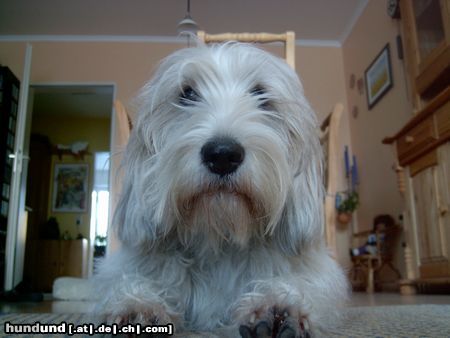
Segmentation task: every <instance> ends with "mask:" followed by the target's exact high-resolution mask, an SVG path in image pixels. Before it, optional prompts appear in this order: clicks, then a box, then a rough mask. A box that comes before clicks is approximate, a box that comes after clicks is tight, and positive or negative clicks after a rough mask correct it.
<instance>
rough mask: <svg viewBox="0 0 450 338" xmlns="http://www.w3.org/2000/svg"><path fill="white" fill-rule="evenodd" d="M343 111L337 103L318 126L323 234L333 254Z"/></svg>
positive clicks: (334, 248) (342, 107) (334, 250)
mask: <svg viewBox="0 0 450 338" xmlns="http://www.w3.org/2000/svg"><path fill="white" fill-rule="evenodd" d="M343 111H344V106H343V105H342V104H341V103H337V104H336V105H335V106H334V108H333V111H332V112H331V113H330V114H329V115H328V116H327V118H326V119H325V120H324V121H323V122H322V125H321V127H320V129H321V131H322V137H321V139H320V142H321V144H322V148H323V151H324V154H325V187H326V196H325V204H324V212H325V236H326V241H327V245H328V247H329V248H330V250H331V251H332V252H333V254H334V255H336V253H337V248H336V208H335V199H336V193H337V181H338V177H339V173H340V172H341V169H340V167H341V165H340V161H339V154H340V151H339V149H338V147H339V144H340V139H339V128H340V124H341V119H342V113H343Z"/></svg>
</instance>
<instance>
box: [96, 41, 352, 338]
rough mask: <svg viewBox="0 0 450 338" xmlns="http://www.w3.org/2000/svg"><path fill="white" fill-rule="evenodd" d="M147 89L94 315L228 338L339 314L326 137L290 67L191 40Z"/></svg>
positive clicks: (298, 329) (325, 322) (281, 332)
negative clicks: (326, 189) (328, 229)
mask: <svg viewBox="0 0 450 338" xmlns="http://www.w3.org/2000/svg"><path fill="white" fill-rule="evenodd" d="M141 99H142V102H140V111H139V112H138V115H137V121H136V124H135V127H134V129H133V132H132V134H131V137H130V140H129V144H128V146H127V149H126V152H125V158H124V169H125V179H124V182H123V192H122V195H121V199H120V201H119V204H118V209H117V212H116V215H115V216H116V217H115V223H116V226H117V228H116V231H117V234H118V237H119V238H120V240H121V242H122V246H121V249H120V250H119V251H118V252H116V253H115V254H113V255H111V256H110V257H109V258H107V260H106V261H105V263H104V264H103V267H102V269H101V271H100V275H99V277H98V282H97V283H98V284H97V285H99V295H100V296H101V298H102V301H101V303H100V304H99V305H98V311H99V313H100V314H102V315H104V316H105V317H104V318H105V320H108V321H112V322H114V321H116V322H120V323H126V322H135V323H141V324H154V323H159V324H164V323H169V322H170V323H174V325H175V328H176V331H177V332H185V331H189V330H197V331H216V330H218V329H221V328H226V330H224V331H223V332H228V334H229V335H230V336H234V337H235V336H239V334H240V335H241V336H242V337H283V338H286V337H304V336H308V335H310V334H311V333H312V334H313V335H314V334H318V333H319V332H322V330H324V329H327V328H329V327H330V326H332V325H334V324H335V322H336V321H335V319H337V317H338V315H339V312H341V309H340V308H339V307H340V306H341V305H343V303H344V302H345V300H346V297H347V282H346V279H345V277H344V274H343V272H342V271H341V269H340V268H339V267H338V265H337V264H336V262H335V261H334V260H333V259H332V258H330V256H329V253H328V252H327V249H326V247H325V244H324V236H323V225H322V223H323V216H322V203H323V187H322V177H321V175H322V170H321V160H322V152H321V146H320V143H319V139H318V136H317V133H316V131H317V128H316V126H317V125H316V117H315V114H314V112H313V111H312V109H311V107H310V106H309V104H308V102H307V101H306V99H305V97H304V94H303V89H302V86H301V84H300V82H299V80H298V78H297V76H296V74H295V72H294V71H293V70H292V69H291V68H289V66H288V65H287V64H286V63H285V62H284V61H282V60H280V59H279V58H277V57H275V56H272V55H270V54H268V53H267V52H264V51H262V50H260V49H258V48H256V47H252V46H249V45H244V44H237V43H228V44H224V45H215V46H211V47H206V46H199V47H196V48H188V49H183V50H180V51H177V52H176V53H174V54H172V55H171V56H169V57H168V58H166V59H165V60H164V61H163V62H162V64H161V66H160V68H159V70H158V71H157V73H156V75H155V77H154V79H153V80H152V81H150V83H149V84H148V85H146V86H145V87H144V88H143V90H142V94H141ZM216 332H222V331H216Z"/></svg>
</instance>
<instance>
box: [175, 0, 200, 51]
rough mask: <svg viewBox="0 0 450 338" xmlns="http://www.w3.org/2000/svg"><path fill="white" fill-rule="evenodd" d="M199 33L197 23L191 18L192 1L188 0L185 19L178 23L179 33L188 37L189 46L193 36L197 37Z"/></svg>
mask: <svg viewBox="0 0 450 338" xmlns="http://www.w3.org/2000/svg"><path fill="white" fill-rule="evenodd" d="M197 31H198V25H197V23H196V22H195V21H194V20H193V19H192V18H191V0H187V12H186V15H185V16H184V19H183V20H181V21H180V22H179V23H178V26H177V33H178V34H179V35H181V36H186V37H187V42H188V46H189V38H190V36H191V35H196V34H197Z"/></svg>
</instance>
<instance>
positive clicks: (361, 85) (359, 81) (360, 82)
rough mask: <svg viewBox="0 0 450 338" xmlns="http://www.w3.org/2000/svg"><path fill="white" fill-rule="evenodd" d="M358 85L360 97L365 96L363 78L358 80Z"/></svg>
mask: <svg viewBox="0 0 450 338" xmlns="http://www.w3.org/2000/svg"><path fill="white" fill-rule="evenodd" d="M356 85H357V86H358V93H359V95H362V94H364V80H363V78H362V77H360V78H359V79H358V81H357V82H356Z"/></svg>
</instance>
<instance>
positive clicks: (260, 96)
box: [250, 85, 270, 109]
mask: <svg viewBox="0 0 450 338" xmlns="http://www.w3.org/2000/svg"><path fill="white" fill-rule="evenodd" d="M250 94H251V95H252V96H255V97H256V99H257V100H258V103H259V104H258V106H259V108H261V109H269V108H270V102H269V100H268V98H267V92H266V90H265V89H264V88H263V87H262V86H259V85H257V86H255V87H253V89H252V90H251V91H250Z"/></svg>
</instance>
